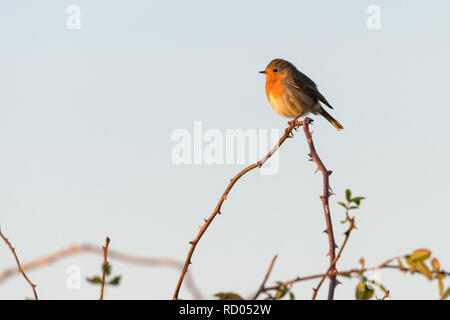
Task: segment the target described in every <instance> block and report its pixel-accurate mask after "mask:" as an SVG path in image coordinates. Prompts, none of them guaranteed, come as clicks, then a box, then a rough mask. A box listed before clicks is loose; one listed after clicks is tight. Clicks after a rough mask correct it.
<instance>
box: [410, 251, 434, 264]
mask: <svg viewBox="0 0 450 320" xmlns="http://www.w3.org/2000/svg"><path fill="white" fill-rule="evenodd" d="M430 256H431V251H430V250H428V249H417V250H415V251H414V252H413V253H412V254H411V255H410V256H409V260H411V261H412V262H413V263H414V262H420V261H424V260H427V259H428V258H429V257H430Z"/></svg>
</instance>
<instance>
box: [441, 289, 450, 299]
mask: <svg viewBox="0 0 450 320" xmlns="http://www.w3.org/2000/svg"><path fill="white" fill-rule="evenodd" d="M449 296H450V288H447V290H446V291H445V293H444V295H443V296H442V300H445V299H447V298H448V297H449Z"/></svg>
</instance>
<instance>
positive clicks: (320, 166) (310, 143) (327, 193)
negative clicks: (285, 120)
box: [302, 118, 337, 300]
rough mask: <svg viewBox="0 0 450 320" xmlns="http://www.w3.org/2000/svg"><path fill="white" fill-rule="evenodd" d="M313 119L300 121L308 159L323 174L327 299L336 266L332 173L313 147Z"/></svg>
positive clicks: (330, 295) (334, 278) (332, 291)
mask: <svg viewBox="0 0 450 320" xmlns="http://www.w3.org/2000/svg"><path fill="white" fill-rule="evenodd" d="M312 122H313V120H312V119H310V118H305V120H303V121H302V124H303V131H304V132H305V136H306V140H307V141H308V146H309V149H310V154H309V157H310V160H311V161H313V162H315V163H316V164H317V170H316V172H317V171H320V172H321V173H322V176H323V195H321V196H320V200H322V204H323V210H324V213H325V221H326V224H327V230H326V233H327V235H328V242H329V246H330V250H329V252H328V255H329V256H330V268H331V270H330V271H331V273H330V287H329V290H328V300H333V297H334V289H335V288H336V285H337V282H336V276H335V275H334V272H335V271H336V268H335V266H334V263H333V262H335V259H336V243H335V241H334V234H333V225H332V223H331V215H330V206H329V203H328V198H329V197H330V195H332V194H331V193H330V183H329V176H330V174H331V173H332V171H328V170H327V168H325V165H324V164H323V162H322V160H320V158H319V155H318V154H317V151H316V148H315V147H314V143H313V141H312V136H311V132H310V131H309V124H310V123H312Z"/></svg>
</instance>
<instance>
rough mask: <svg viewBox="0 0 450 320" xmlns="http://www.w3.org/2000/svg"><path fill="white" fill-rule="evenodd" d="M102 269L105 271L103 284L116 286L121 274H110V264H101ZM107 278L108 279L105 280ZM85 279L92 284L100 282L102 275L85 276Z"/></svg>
mask: <svg viewBox="0 0 450 320" xmlns="http://www.w3.org/2000/svg"><path fill="white" fill-rule="evenodd" d="M102 271H103V272H105V285H107V284H109V285H113V286H117V285H119V284H120V280H121V277H122V276H120V275H119V276H112V275H111V264H109V263H108V264H105V265H102ZM107 278H108V280H107ZM86 280H87V281H88V282H89V283H92V284H102V277H101V276H93V277H88V278H86Z"/></svg>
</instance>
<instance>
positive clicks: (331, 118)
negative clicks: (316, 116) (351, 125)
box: [319, 107, 344, 130]
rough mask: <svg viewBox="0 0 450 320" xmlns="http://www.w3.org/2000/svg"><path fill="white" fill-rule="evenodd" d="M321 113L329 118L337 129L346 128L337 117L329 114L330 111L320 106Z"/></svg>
mask: <svg viewBox="0 0 450 320" xmlns="http://www.w3.org/2000/svg"><path fill="white" fill-rule="evenodd" d="M319 113H320V114H321V115H322V116H323V117H324V118H325V119H327V120H328V121H329V122H330V123H331V124H332V125H333V126H334V127H335V128H336V129H338V130H341V129H344V127H343V126H342V124H340V123H339V121H337V120H336V119H335V118H333V117H332V116H331V114H329V113H328V112H326V111H325V109H324V108H322V107H320V111H319Z"/></svg>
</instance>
